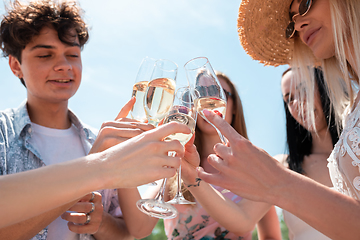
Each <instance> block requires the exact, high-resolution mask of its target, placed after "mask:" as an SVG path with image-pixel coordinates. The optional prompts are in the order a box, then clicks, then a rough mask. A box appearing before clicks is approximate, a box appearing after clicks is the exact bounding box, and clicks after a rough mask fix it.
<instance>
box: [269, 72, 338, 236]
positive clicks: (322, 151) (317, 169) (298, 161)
mask: <svg viewBox="0 0 360 240" xmlns="http://www.w3.org/2000/svg"><path fill="white" fill-rule="evenodd" d="M314 77H315V80H316V86H315V97H314V115H315V128H314V127H313V126H312V125H311V124H310V122H306V121H305V120H304V119H303V118H302V117H301V116H302V113H301V106H300V104H299V99H298V98H299V94H298V90H297V89H298V87H299V85H301V81H296V80H295V79H294V73H293V70H292V69H291V68H288V69H287V70H286V71H285V72H284V73H283V75H282V79H281V91H282V95H283V100H284V108H285V116H286V133H287V134H286V135H287V146H288V150H289V155H281V156H279V155H278V156H276V158H277V159H278V160H280V161H281V162H283V163H284V165H285V166H286V167H288V168H289V169H291V170H293V171H295V172H297V173H300V174H303V175H305V176H307V177H309V178H311V179H313V180H315V181H317V182H319V183H321V184H323V185H325V186H328V187H332V183H331V179H330V176H329V169H328V168H327V158H328V157H329V155H330V153H331V151H332V149H333V148H334V145H335V143H336V142H337V141H338V140H339V131H338V128H337V125H336V123H335V116H334V110H333V109H331V106H330V98H329V95H328V94H327V92H326V89H325V85H324V78H323V74H322V71H321V70H320V69H319V68H314ZM283 215H284V220H285V223H286V225H287V227H288V229H289V238H290V240H306V239H317V240H329V239H330V238H328V237H326V236H325V235H324V234H322V233H320V232H319V231H317V230H316V229H314V228H312V227H311V226H310V225H308V224H307V223H305V222H304V221H302V220H301V219H300V218H298V217H296V216H295V215H293V214H291V213H290V212H288V211H286V210H283Z"/></svg>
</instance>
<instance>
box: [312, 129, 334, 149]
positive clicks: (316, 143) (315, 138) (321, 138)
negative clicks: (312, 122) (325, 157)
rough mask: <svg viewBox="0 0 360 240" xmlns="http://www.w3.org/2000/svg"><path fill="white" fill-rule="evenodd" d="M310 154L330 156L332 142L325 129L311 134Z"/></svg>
mask: <svg viewBox="0 0 360 240" xmlns="http://www.w3.org/2000/svg"><path fill="white" fill-rule="evenodd" d="M311 136H312V148H311V153H312V154H330V153H331V151H332V149H333V142H332V138H331V135H330V132H329V131H328V130H327V129H325V130H323V131H320V132H318V133H317V134H316V133H312V134H311Z"/></svg>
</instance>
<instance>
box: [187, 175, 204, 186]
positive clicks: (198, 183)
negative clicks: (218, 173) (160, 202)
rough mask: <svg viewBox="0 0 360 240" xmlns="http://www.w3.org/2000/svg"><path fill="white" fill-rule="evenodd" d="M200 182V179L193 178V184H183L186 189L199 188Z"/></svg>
mask: <svg viewBox="0 0 360 240" xmlns="http://www.w3.org/2000/svg"><path fill="white" fill-rule="evenodd" d="M201 181H202V179H201V178H198V177H197V178H195V181H194V182H192V183H185V182H184V184H185V186H186V187H187V188H191V187H199V186H200V183H201Z"/></svg>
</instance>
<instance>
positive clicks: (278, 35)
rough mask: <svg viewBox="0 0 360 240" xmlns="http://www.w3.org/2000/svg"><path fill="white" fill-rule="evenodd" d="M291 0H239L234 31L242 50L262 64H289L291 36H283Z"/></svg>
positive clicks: (291, 44)
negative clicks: (236, 25)
mask: <svg viewBox="0 0 360 240" xmlns="http://www.w3.org/2000/svg"><path fill="white" fill-rule="evenodd" d="M291 2H292V0H242V2H241V4H240V8H239V16H238V33H239V37H240V42H241V45H242V46H243V48H244V49H245V51H246V53H247V54H248V55H250V56H251V57H252V58H253V59H254V60H257V61H259V62H261V63H263V64H264V65H272V66H278V65H284V64H290V61H291V58H292V54H293V48H294V40H293V39H287V38H286V36H285V30H286V27H287V25H288V24H289V22H290V21H289V7H290V4H291Z"/></svg>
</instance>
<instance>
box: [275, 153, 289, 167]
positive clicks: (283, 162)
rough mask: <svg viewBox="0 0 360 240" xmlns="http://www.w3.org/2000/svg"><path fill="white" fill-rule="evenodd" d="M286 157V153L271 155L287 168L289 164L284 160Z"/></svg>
mask: <svg viewBox="0 0 360 240" xmlns="http://www.w3.org/2000/svg"><path fill="white" fill-rule="evenodd" d="M287 157H288V155H287V154H277V155H275V156H273V158H274V159H276V160H278V161H279V162H280V163H281V164H282V165H283V166H284V167H286V168H289V165H288V163H287V162H286V159H287Z"/></svg>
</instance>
